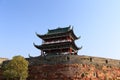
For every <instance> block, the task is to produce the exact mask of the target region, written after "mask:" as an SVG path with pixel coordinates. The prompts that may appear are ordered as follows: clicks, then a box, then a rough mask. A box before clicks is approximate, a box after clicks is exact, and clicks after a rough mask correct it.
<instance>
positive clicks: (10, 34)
mask: <svg viewBox="0 0 120 80" xmlns="http://www.w3.org/2000/svg"><path fill="white" fill-rule="evenodd" d="M69 25H72V26H74V32H75V34H76V35H77V36H81V39H79V40H77V41H76V44H77V46H81V45H82V46H83V48H82V50H80V51H79V55H89V56H98V57H107V58H114V59H120V1H119V0H0V57H6V58H12V57H13V56H15V55H22V56H24V57H28V54H30V55H31V56H39V55H40V51H39V50H38V49H36V48H35V47H34V46H33V42H35V43H36V44H41V40H40V39H39V38H38V37H37V36H36V35H35V32H37V33H39V34H45V33H46V32H47V30H48V29H55V28H57V27H66V26H69Z"/></svg>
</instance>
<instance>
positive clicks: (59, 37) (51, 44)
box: [34, 26, 81, 56]
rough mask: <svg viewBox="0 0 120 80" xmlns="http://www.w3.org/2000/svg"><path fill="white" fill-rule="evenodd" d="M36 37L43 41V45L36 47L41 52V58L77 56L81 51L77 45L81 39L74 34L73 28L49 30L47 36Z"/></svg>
mask: <svg viewBox="0 0 120 80" xmlns="http://www.w3.org/2000/svg"><path fill="white" fill-rule="evenodd" d="M36 35H37V36H38V37H39V38H41V39H42V40H43V41H42V42H43V43H42V45H35V44H34V46H35V47H36V48H38V49H40V50H41V56H49V55H77V52H78V50H79V49H81V48H78V47H77V46H76V45H75V42H74V41H75V40H77V39H79V37H77V36H76V35H75V34H74V32H73V28H72V29H71V27H70V26H69V27H65V28H57V29H52V30H48V32H47V34H44V35H40V34H37V33H36Z"/></svg>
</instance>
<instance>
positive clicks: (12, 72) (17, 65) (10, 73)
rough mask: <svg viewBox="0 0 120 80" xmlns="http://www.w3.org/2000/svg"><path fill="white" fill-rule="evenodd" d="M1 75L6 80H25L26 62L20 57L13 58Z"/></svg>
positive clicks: (26, 75)
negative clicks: (16, 79) (14, 79)
mask: <svg viewBox="0 0 120 80" xmlns="http://www.w3.org/2000/svg"><path fill="white" fill-rule="evenodd" d="M3 75H4V76H5V77H6V78H7V80H9V79H13V78H18V79H19V80H25V79H26V78H27V77H28V61H27V60H25V58H24V57H22V56H14V57H13V59H12V60H10V61H9V62H8V64H7V65H6V67H5V70H4V72H3Z"/></svg>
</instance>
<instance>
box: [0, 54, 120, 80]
mask: <svg viewBox="0 0 120 80" xmlns="http://www.w3.org/2000/svg"><path fill="white" fill-rule="evenodd" d="M26 59H27V60H28V61H29V77H28V79H27V80H120V60H114V59H109V58H100V57H92V56H82V55H81V56H78V55H59V56H46V57H40V56H38V57H30V58H26ZM1 78H2V70H1V69H0V80H2V79H1Z"/></svg>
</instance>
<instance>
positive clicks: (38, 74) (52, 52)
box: [27, 26, 120, 80]
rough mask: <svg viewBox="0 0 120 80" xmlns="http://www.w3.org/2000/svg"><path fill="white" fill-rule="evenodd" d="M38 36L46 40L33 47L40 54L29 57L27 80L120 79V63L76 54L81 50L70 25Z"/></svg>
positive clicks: (119, 61)
mask: <svg viewBox="0 0 120 80" xmlns="http://www.w3.org/2000/svg"><path fill="white" fill-rule="evenodd" d="M36 35H37V36H38V37H39V38H41V39H42V40H43V41H42V44H41V45H36V44H34V46H35V47H36V48H37V49H39V50H41V55H40V56H38V57H30V58H27V60H28V61H29V77H28V80H120V60H114V59H109V58H100V57H92V56H84V55H77V53H78V50H79V49H81V48H82V47H80V48H79V47H77V46H76V45H75V40H77V39H79V37H77V36H76V35H75V34H74V32H73V28H71V27H70V26H69V27H65V28H57V29H52V30H48V32H47V33H46V34H44V35H40V34H37V33H36Z"/></svg>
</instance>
